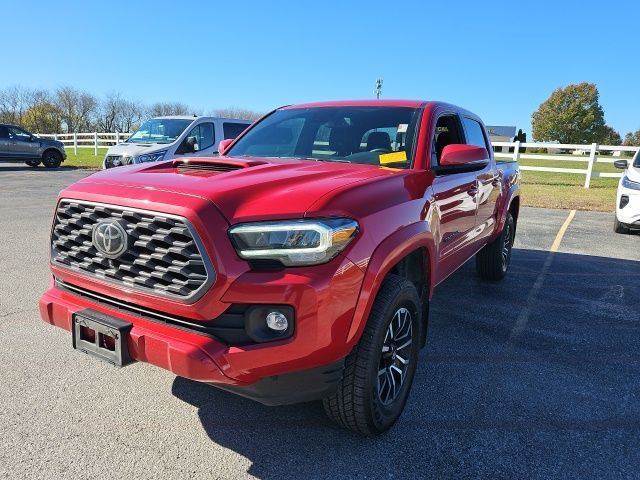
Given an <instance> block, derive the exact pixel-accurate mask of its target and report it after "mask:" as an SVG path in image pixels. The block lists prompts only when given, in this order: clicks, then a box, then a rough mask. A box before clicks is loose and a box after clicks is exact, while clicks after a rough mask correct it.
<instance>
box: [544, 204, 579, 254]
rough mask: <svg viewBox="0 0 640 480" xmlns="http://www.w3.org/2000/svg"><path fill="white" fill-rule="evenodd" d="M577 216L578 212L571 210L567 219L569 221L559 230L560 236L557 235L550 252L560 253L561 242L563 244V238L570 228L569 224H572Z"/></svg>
mask: <svg viewBox="0 0 640 480" xmlns="http://www.w3.org/2000/svg"><path fill="white" fill-rule="evenodd" d="M575 215H576V211H575V210H571V211H570V212H569V216H568V217H567V219H566V220H565V221H564V223H563V224H562V226H561V227H560V230H558V234H557V235H556V239H555V240H554V241H553V243H552V244H551V249H550V250H549V251H550V252H557V251H558V248H560V242H562V238H563V237H564V234H565V233H566V231H567V228H569V224H570V223H571V220H573V217H575Z"/></svg>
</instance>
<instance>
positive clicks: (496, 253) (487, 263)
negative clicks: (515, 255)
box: [476, 212, 516, 280]
mask: <svg viewBox="0 0 640 480" xmlns="http://www.w3.org/2000/svg"><path fill="white" fill-rule="evenodd" d="M515 236H516V222H515V220H514V219H513V215H511V212H508V213H507V220H506V221H505V223H504V227H502V232H501V233H500V235H499V236H498V238H496V239H495V240H494V241H493V242H491V243H490V244H488V245H485V246H484V248H483V249H482V250H480V251H479V252H478V253H477V254H476V271H477V272H478V274H479V275H480V277H482V278H484V279H485V280H502V279H503V278H504V276H505V275H506V274H507V270H509V265H510V264H511V250H512V249H513V241H514V239H515Z"/></svg>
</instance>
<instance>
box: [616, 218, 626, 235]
mask: <svg viewBox="0 0 640 480" xmlns="http://www.w3.org/2000/svg"><path fill="white" fill-rule="evenodd" d="M613 231H614V232H616V233H622V234H627V233H629V227H627V226H626V225H625V224H624V223H622V222H620V221H618V217H614V219H613Z"/></svg>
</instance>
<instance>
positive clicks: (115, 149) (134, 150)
mask: <svg viewBox="0 0 640 480" xmlns="http://www.w3.org/2000/svg"><path fill="white" fill-rule="evenodd" d="M170 146H171V143H119V144H118V145H113V146H112V147H109V150H107V155H129V156H131V157H135V156H137V155H141V154H143V153H150V152H156V151H158V150H166V149H167V148H169V147H170Z"/></svg>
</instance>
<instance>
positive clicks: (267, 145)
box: [226, 107, 419, 168]
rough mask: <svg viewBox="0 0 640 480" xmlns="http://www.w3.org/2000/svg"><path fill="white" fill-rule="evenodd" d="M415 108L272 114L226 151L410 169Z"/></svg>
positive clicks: (296, 110)
mask: <svg viewBox="0 0 640 480" xmlns="http://www.w3.org/2000/svg"><path fill="white" fill-rule="evenodd" d="M418 112H419V110H418V109H416V108H406V107H315V108H292V109H284V110H277V111H276V112H274V113H273V114H271V115H269V116H268V117H267V118H265V119H264V120H262V121H261V122H259V123H258V124H256V125H255V126H254V127H253V128H252V129H251V130H249V131H248V132H247V133H246V134H245V136H243V137H241V138H240V139H239V140H238V141H237V143H236V144H235V145H234V146H233V147H232V148H231V150H229V152H227V153H226V155H232V156H245V155H246V156H254V157H272V158H273V157H275V158H291V159H312V160H321V161H330V162H348V163H360V164H366V165H383V166H389V167H394V168H409V167H410V166H411V162H412V159H413V137H414V136H415V132H416V124H417V122H418V118H419V115H418Z"/></svg>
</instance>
